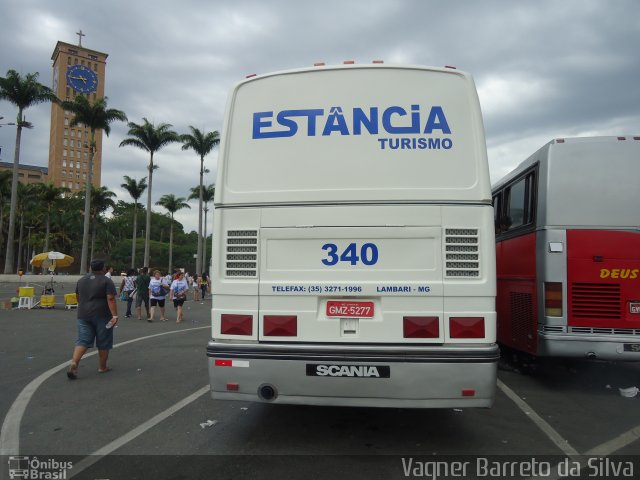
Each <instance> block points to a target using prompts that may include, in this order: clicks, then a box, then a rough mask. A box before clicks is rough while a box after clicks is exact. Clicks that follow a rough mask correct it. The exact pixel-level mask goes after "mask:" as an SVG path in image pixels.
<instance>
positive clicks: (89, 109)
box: [62, 95, 127, 273]
mask: <svg viewBox="0 0 640 480" xmlns="http://www.w3.org/2000/svg"><path fill="white" fill-rule="evenodd" d="M62 108H64V109H65V110H67V111H69V112H71V113H73V118H72V119H71V123H70V126H71V127H75V126H77V125H79V124H83V125H84V126H86V127H87V128H89V130H91V138H90V140H89V149H90V154H89V168H88V171H87V182H86V184H85V197H84V228H83V231H82V254H81V257H80V273H86V271H87V253H88V252H89V225H90V218H89V217H90V216H91V215H90V214H91V185H92V181H91V178H92V176H93V157H94V155H95V153H96V130H102V131H104V133H105V134H106V135H107V137H108V136H109V133H110V132H111V126H110V125H111V123H113V122H115V121H116V120H118V121H121V122H126V121H127V116H126V114H125V113H124V112H123V111H121V110H116V109H115V108H107V97H103V98H99V99H98V100H96V101H95V102H93V103H91V102H89V100H88V99H87V97H85V96H84V95H77V96H76V97H75V98H74V99H73V101H69V100H66V101H64V102H62Z"/></svg>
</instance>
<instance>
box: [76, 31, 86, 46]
mask: <svg viewBox="0 0 640 480" xmlns="http://www.w3.org/2000/svg"><path fill="white" fill-rule="evenodd" d="M76 35H78V46H79V47H81V46H82V37H86V35H85V34H84V33H82V30H80V31H79V32H76Z"/></svg>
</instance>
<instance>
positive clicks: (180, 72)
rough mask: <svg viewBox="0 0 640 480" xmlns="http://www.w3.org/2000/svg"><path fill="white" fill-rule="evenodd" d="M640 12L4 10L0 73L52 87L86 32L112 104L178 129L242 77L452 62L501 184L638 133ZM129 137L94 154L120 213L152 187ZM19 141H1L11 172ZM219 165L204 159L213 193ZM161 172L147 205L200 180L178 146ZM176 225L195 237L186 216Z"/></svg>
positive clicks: (344, 6) (39, 156)
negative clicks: (597, 143) (546, 158)
mask: <svg viewBox="0 0 640 480" xmlns="http://www.w3.org/2000/svg"><path fill="white" fill-rule="evenodd" d="M639 14H640V3H638V2H637V1H634V0H617V1H615V2H602V1H597V0H567V1H563V2H557V1H550V0H544V1H521V2H513V1H507V0H487V1H483V2H477V1H471V0H459V1H456V2H442V1H417V0H396V1H394V0H364V1H362V0H357V1H349V2H344V1H341V0H328V1H325V2H301V1H295V0H291V1H288V0H269V1H258V0H255V1H245V0H238V1H233V2H231V1H215V2H214V1H204V0H188V1H181V2H173V1H168V0H161V1H153V2H152V1H148V0H144V1H135V2H134V1H128V2H125V1H122V0H115V1H110V2H98V1H95V2H90V1H87V2H82V3H78V2H76V1H72V0H59V1H57V2H49V1H46V0H20V1H18V0H8V1H6V2H4V4H3V13H2V15H1V16H0V32H2V55H0V75H4V74H5V73H6V71H7V70H8V69H10V68H14V69H16V70H18V71H20V72H22V73H28V72H33V71H39V72H40V74H41V76H40V79H41V81H42V82H43V83H45V84H47V85H50V84H51V60H50V59H51V53H52V52H53V48H54V46H55V43H56V41H57V40H62V41H66V42H70V43H75V42H76V41H77V37H76V36H75V35H74V32H76V31H77V30H78V29H80V28H81V29H82V30H83V31H84V32H85V33H86V34H87V36H86V37H85V38H84V39H83V45H85V46H87V47H88V48H92V49H95V50H99V51H103V52H106V53H108V54H109V58H108V61H107V79H106V94H107V96H108V97H109V105H110V106H111V107H114V108H119V109H122V110H124V111H125V112H126V113H127V115H128V117H129V119H130V120H131V121H134V122H136V123H139V122H141V121H142V117H147V118H148V119H149V120H151V121H154V122H167V123H171V124H173V125H174V128H175V129H176V130H177V131H179V132H186V130H187V128H188V126H189V125H194V126H197V127H199V128H203V129H207V130H213V129H216V130H221V129H222V127H223V125H222V122H223V114H224V107H225V101H226V95H227V93H228V92H229V90H230V89H231V88H232V87H233V85H234V83H236V82H237V81H240V80H242V79H243V78H244V77H245V76H246V75H247V74H251V73H265V72H269V71H274V70H281V69H289V68H297V67H301V66H307V65H312V64H313V63H314V62H317V61H325V62H326V63H328V64H335V63H341V62H342V61H343V60H347V59H353V60H356V61H357V62H362V63H366V62H370V61H372V60H374V59H384V60H385V61H386V62H387V63H415V64H426V65H436V66H444V65H454V66H457V67H458V68H460V69H463V70H466V71H469V72H471V73H472V74H473V75H474V77H475V80H476V84H477V86H478V91H479V96H480V100H481V104H482V107H483V114H484V120H485V129H486V133H487V146H488V149H489V159H490V165H491V170H492V179H493V180H497V179H498V178H500V177H501V176H502V175H504V174H505V173H506V172H507V171H508V170H509V169H511V168H513V167H514V166H515V165H517V164H518V163H519V162H520V161H522V160H523V159H524V158H526V157H527V156H528V155H529V154H531V153H532V152H533V151H534V150H536V149H537V148H538V147H540V146H542V145H543V144H544V143H546V142H547V141H548V140H550V139H552V138H555V137H559V136H573V135H596V134H638V133H639V132H640V89H638V88H637V86H636V83H637V79H638V78H640V62H638V61H637V52H636V50H637V45H638V44H640V22H639V21H638V19H639V18H640V15H639ZM0 115H4V117H5V120H3V122H7V121H12V120H13V119H14V117H15V110H14V108H13V107H12V106H11V105H10V104H8V103H6V102H0ZM49 117H50V108H49V107H48V106H38V107H34V108H32V109H29V110H28V111H27V118H28V119H29V120H30V121H32V122H34V124H35V125H36V128H35V129H34V130H31V131H28V132H26V133H25V134H24V136H23V142H22V155H21V159H22V162H23V163H30V164H35V165H45V166H46V165H47V154H48V142H49V132H48V130H49V122H50V120H49ZM126 130H127V128H126V125H124V124H119V125H114V126H113V129H112V132H111V136H110V137H109V138H108V139H105V142H104V147H103V163H104V166H103V175H102V178H103V183H104V184H105V185H107V186H109V187H110V188H112V189H113V190H114V192H116V193H117V194H118V198H119V199H123V200H129V198H128V197H127V195H126V194H125V193H124V192H122V190H121V189H120V188H119V185H120V183H122V176H123V175H125V174H126V175H129V176H132V177H136V178H140V177H142V176H145V175H146V173H147V172H146V164H147V162H148V159H147V157H146V154H145V153H144V152H142V151H138V150H135V149H133V148H119V147H118V144H119V143H120V141H122V139H124V138H125V136H126ZM14 137H15V130H14V129H13V128H11V127H6V126H5V127H3V128H0V146H2V147H3V150H2V160H4V161H11V160H12V157H13V146H14ZM216 158H217V154H212V155H211V156H210V157H209V158H207V167H208V168H209V169H210V170H211V173H209V174H208V178H207V179H206V181H207V183H213V182H214V181H215V171H216ZM156 160H157V163H158V165H160V170H158V171H157V172H156V174H155V175H154V194H153V197H154V202H155V201H156V200H157V199H158V198H160V196H161V195H163V194H165V193H169V192H172V193H175V194H176V195H180V196H187V195H188V193H189V188H191V187H193V186H195V185H196V184H197V183H198V168H199V160H198V158H197V156H196V155H194V154H193V152H183V151H181V150H180V148H179V146H172V147H168V148H166V149H165V150H163V151H161V152H160V153H159V154H158V155H157V158H156ZM192 207H195V203H194V204H193V205H192ZM176 217H177V218H178V220H179V221H181V222H183V224H184V225H185V227H186V228H188V229H195V228H196V219H197V212H196V211H195V209H193V208H192V210H189V211H186V212H185V211H181V212H178V213H177V215H176Z"/></svg>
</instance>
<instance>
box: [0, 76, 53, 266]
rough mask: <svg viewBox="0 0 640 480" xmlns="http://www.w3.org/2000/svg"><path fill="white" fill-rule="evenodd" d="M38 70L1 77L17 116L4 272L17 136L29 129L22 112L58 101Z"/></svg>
mask: <svg viewBox="0 0 640 480" xmlns="http://www.w3.org/2000/svg"><path fill="white" fill-rule="evenodd" d="M38 75H39V73H38V72H36V73H28V74H27V75H25V76H24V77H22V76H21V75H20V74H19V73H18V72H16V71H15V70H9V71H8V72H7V76H6V77H4V78H2V77H0V100H7V101H8V102H11V103H12V104H14V105H15V106H16V107H18V115H17V117H16V146H15V152H14V155H13V175H12V184H11V207H10V210H9V229H8V231H7V252H6V256H5V260H4V273H11V272H13V257H14V255H13V240H14V235H15V228H16V212H17V206H18V168H19V165H20V139H21V138H22V129H23V128H32V127H33V125H32V124H31V123H29V122H27V121H26V119H25V117H24V111H25V110H26V109H27V108H29V107H32V106H34V105H37V104H40V103H46V102H58V97H56V95H55V93H53V90H51V89H50V88H48V87H45V86H44V85H42V84H41V83H39V82H38Z"/></svg>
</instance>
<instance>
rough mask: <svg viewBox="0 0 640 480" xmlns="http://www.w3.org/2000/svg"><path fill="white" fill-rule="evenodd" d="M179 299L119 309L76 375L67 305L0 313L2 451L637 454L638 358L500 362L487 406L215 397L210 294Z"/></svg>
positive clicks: (123, 468) (235, 465) (220, 465)
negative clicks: (159, 313) (102, 353)
mask: <svg viewBox="0 0 640 480" xmlns="http://www.w3.org/2000/svg"><path fill="white" fill-rule="evenodd" d="M3 287H4V288H13V287H12V286H7V285H4V286H3V285H0V295H1V293H2V288H3ZM121 306H122V304H121ZM186 308H187V310H186V314H185V322H184V323H182V324H176V323H175V321H169V322H153V323H147V322H146V321H137V320H133V319H124V318H123V319H121V321H120V325H119V327H118V329H117V331H116V344H117V346H116V348H115V349H114V350H113V352H112V354H111V361H110V365H111V366H112V367H113V371H112V372H109V373H107V374H98V373H97V358H96V356H92V357H88V358H86V359H85V360H84V361H83V362H82V364H81V366H80V378H79V379H78V381H75V382H71V381H69V380H68V379H67V378H66V375H65V366H66V364H67V362H68V360H69V358H70V355H71V351H72V348H73V343H74V340H75V311H73V310H71V311H70V310H64V309H63V308H62V307H61V306H60V305H59V306H57V307H56V308H55V309H53V310H44V309H42V310H40V309H34V310H20V311H16V310H13V311H6V310H1V311H0V365H2V376H1V380H0V392H1V393H0V414H1V418H2V419H3V427H2V428H3V430H2V449H3V454H5V455H12V456H16V455H18V454H19V455H21V456H29V457H34V456H38V458H47V457H52V458H70V459H72V460H70V461H72V462H73V466H74V467H73V469H72V470H71V471H70V472H71V473H70V475H71V474H73V475H75V476H74V478H151V476H149V474H150V472H155V473H154V478H273V476H272V475H273V474H274V472H276V473H277V474H278V475H286V474H288V477H286V478H404V472H403V466H402V464H401V463H400V462H401V458H400V457H408V456H415V457H417V458H418V457H422V458H424V457H427V458H445V459H455V458H458V457H460V456H464V455H473V456H491V455H503V456H515V455H520V456H524V457H525V458H527V457H530V456H531V455H536V456H546V455H550V456H555V457H553V458H562V456H566V455H575V454H589V455H599V456H605V455H640V440H639V439H640V397H636V398H623V397H622V396H621V395H620V393H619V391H618V388H620V387H630V386H634V385H635V386H640V367H639V366H638V365H636V364H622V363H620V364H618V363H608V362H586V361H585V362H583V361H559V360H555V361H544V362H541V363H540V364H539V365H538V367H537V368H536V370H535V372H534V373H533V374H523V373H521V372H520V371H518V370H517V369H516V368H514V366H513V365H509V364H503V365H502V366H501V369H500V372H499V379H500V381H499V389H498V393H497V398H496V403H495V405H494V407H493V408H492V409H482V410H463V411H462V410H457V409H444V410H403V409H369V408H320V407H303V406H277V405H265V404H257V403H243V402H219V401H213V400H211V398H210V396H209V393H208V388H207V387H208V377H207V359H206V355H205V347H206V343H207V341H208V339H209V338H210V330H209V309H210V304H208V303H205V304H200V303H197V302H188V303H187V305H186ZM168 311H169V312H171V313H172V309H169V310H168ZM169 318H170V319H171V318H173V319H174V320H175V314H173V315H169ZM103 455H109V456H108V457H104V458H103V457H102V456H103ZM447 456H450V457H447ZM505 458H511V457H505ZM513 458H515V457H513ZM5 465H6V462H5V461H4V460H3V465H1V466H0V472H1V473H0V475H1V476H2V478H5V476H6V475H7V472H8V470H7V469H6V468H5ZM636 473H637V472H636ZM6 478H8V477H6ZM67 478H69V475H68V476H67ZM608 478H614V477H608Z"/></svg>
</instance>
